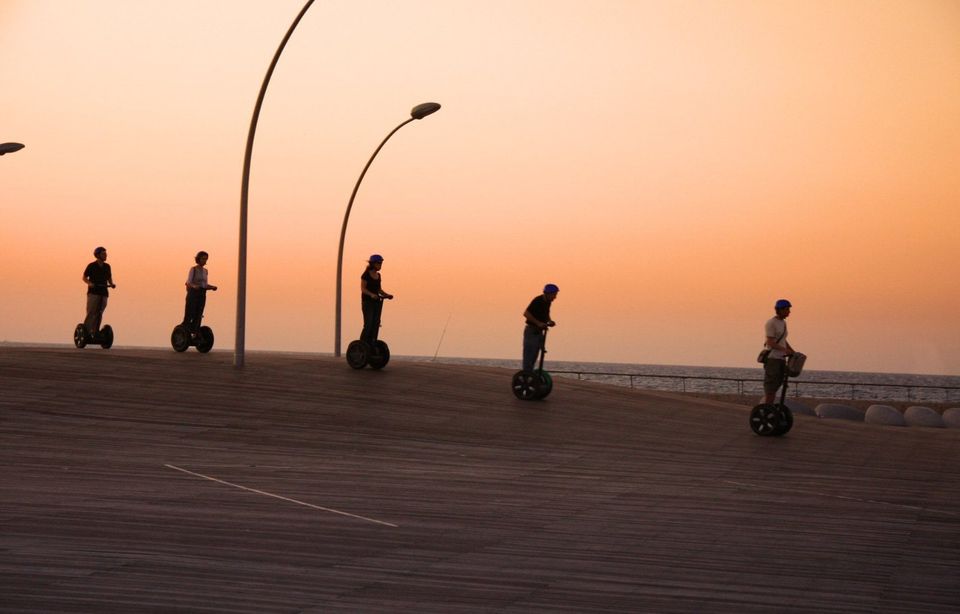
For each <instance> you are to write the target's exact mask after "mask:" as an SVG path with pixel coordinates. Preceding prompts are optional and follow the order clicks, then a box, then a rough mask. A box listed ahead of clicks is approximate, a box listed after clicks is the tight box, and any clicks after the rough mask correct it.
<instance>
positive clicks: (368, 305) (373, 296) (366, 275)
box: [360, 254, 393, 347]
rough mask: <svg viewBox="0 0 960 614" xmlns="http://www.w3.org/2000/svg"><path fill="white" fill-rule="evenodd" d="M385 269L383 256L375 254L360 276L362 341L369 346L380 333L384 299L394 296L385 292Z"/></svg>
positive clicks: (375, 340)
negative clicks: (383, 280) (383, 272)
mask: <svg viewBox="0 0 960 614" xmlns="http://www.w3.org/2000/svg"><path fill="white" fill-rule="evenodd" d="M382 268H383V256H381V255H380V254H373V255H372V256H370V259H369V260H367V268H366V270H365V271H364V272H363V275H361V276H360V308H361V309H362V310H363V332H362V333H360V340H361V341H363V342H364V343H366V344H367V345H369V346H371V347H372V346H373V344H374V343H376V342H377V335H378V334H379V333H380V314H382V313H383V299H387V300H389V299H392V298H393V295H392V294H388V293H386V292H384V291H383V286H382V285H381V284H382V280H381V279H380V269H382Z"/></svg>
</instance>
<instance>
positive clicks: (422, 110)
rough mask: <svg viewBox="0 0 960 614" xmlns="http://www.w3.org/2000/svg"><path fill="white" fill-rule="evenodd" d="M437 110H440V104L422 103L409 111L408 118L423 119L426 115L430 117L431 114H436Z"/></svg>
mask: <svg viewBox="0 0 960 614" xmlns="http://www.w3.org/2000/svg"><path fill="white" fill-rule="evenodd" d="M439 110H440V103H437V102H422V103H420V104H418V105H417V106H415V107H413V108H412V109H411V110H410V117H412V118H413V119H423V118H424V117H426V116H427V115H430V114H431V113H436V112H437V111H439Z"/></svg>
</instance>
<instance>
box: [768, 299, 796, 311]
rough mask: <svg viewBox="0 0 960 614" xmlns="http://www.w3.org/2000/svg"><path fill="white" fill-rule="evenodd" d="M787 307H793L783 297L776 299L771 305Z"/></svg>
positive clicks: (775, 307)
mask: <svg viewBox="0 0 960 614" xmlns="http://www.w3.org/2000/svg"><path fill="white" fill-rule="evenodd" d="M788 307H793V305H791V304H790V301H788V300H787V299H785V298H782V299H780V300H779V301H777V302H776V304H775V305H774V306H773V308H774V309H787V308H788Z"/></svg>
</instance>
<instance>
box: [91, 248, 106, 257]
mask: <svg viewBox="0 0 960 614" xmlns="http://www.w3.org/2000/svg"><path fill="white" fill-rule="evenodd" d="M105 251H107V248H106V247H104V246H102V245H101V246H100V247H98V248H97V249H95V250H93V255H94V257H96V256H99V255H100V252H105Z"/></svg>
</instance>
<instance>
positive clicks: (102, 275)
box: [83, 260, 113, 296]
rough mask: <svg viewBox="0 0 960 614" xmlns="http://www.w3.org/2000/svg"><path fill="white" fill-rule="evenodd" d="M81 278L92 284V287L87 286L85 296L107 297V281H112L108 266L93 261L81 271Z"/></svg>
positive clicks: (108, 293)
mask: <svg viewBox="0 0 960 614" xmlns="http://www.w3.org/2000/svg"><path fill="white" fill-rule="evenodd" d="M83 276H84V277H85V278H87V279H89V280H90V281H91V282H93V287H90V286H87V294H97V295H99V296H109V295H110V291H109V290H107V281H108V280H110V279H113V274H112V273H111V272H110V265H109V264H107V263H106V262H104V263H103V264H102V265H101V264H100V261H99V260H94V261H93V262H91V263H90V264H88V265H87V268H86V269H84V270H83Z"/></svg>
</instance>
